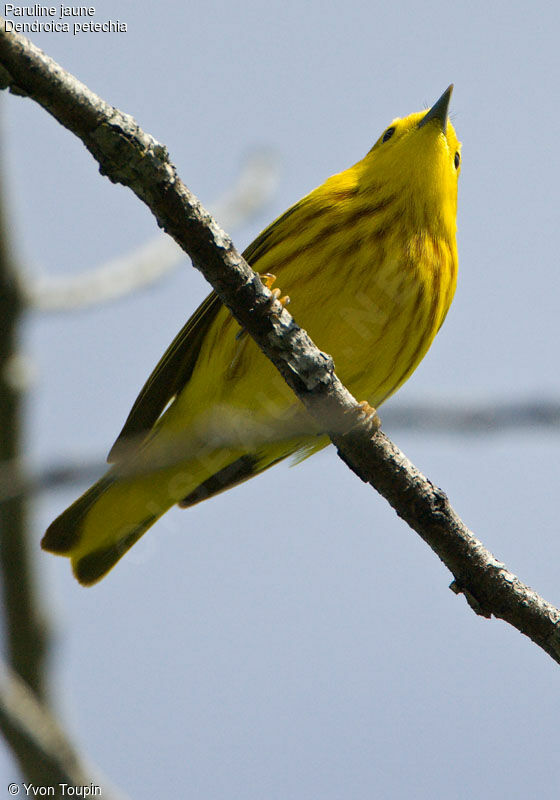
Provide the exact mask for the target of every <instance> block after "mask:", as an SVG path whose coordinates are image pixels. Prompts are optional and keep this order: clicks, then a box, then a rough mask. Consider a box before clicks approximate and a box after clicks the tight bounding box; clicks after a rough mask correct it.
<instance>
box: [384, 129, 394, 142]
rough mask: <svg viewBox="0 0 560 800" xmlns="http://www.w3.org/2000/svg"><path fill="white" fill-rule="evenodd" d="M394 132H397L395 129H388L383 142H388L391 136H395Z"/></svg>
mask: <svg viewBox="0 0 560 800" xmlns="http://www.w3.org/2000/svg"><path fill="white" fill-rule="evenodd" d="M394 132H395V128H393V127H391V128H387V130H386V131H385V133H384V134H383V139H382V140H381V141H382V142H388V141H389V139H390V138H391V136H392V135H393V134H394Z"/></svg>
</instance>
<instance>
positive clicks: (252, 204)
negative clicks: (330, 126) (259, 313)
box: [19, 150, 278, 313]
mask: <svg viewBox="0 0 560 800" xmlns="http://www.w3.org/2000/svg"><path fill="white" fill-rule="evenodd" d="M277 176H278V159H277V158H275V156H274V154H273V153H272V152H271V151H265V150H260V151H258V152H255V153H253V154H251V156H250V157H249V158H248V159H247V160H246V163H245V164H244V167H243V169H242V170H241V173H240V175H239V177H238V179H237V181H236V183H235V184H234V186H232V187H231V189H230V190H229V191H228V192H227V194H225V195H224V196H223V197H222V198H220V199H219V200H218V201H217V202H216V204H215V206H214V209H215V213H216V214H217V215H218V216H219V217H220V219H225V220H226V221H227V222H226V224H227V227H228V228H236V227H239V226H240V225H243V224H244V223H246V222H247V221H248V220H250V219H251V217H252V216H253V215H255V214H256V213H258V212H259V211H261V210H262V208H263V205H264V204H265V203H266V202H267V201H268V200H269V199H270V196H271V194H272V192H273V191H274V189H275V187H276V184H277ZM184 258H185V253H184V252H183V250H182V249H181V248H180V247H179V246H178V245H177V244H176V243H175V242H174V241H173V239H170V238H169V236H164V235H162V234H158V235H156V236H155V237H154V238H153V239H150V241H148V242H146V243H145V244H143V245H142V246H140V247H138V248H136V249H135V250H133V251H132V252H130V253H127V254H126V255H123V256H122V257H120V258H113V259H111V260H110V261H108V262H106V263H105V264H101V265H100V266H97V267H95V268H94V269H91V270H88V271H86V272H82V273H80V274H79V275H60V276H53V275H46V274H45V275H42V274H40V273H37V272H35V271H31V270H26V271H25V272H24V271H20V273H19V284H20V291H21V293H22V295H23V297H24V299H25V302H26V304H27V306H28V307H30V308H32V309H35V310H37V311H42V312H49V313H52V312H57V313H58V312H60V311H76V310H77V309H82V308H91V307H92V306H98V305H105V304H106V303H108V302H110V301H113V300H118V299H120V298H122V297H126V296H128V295H129V294H131V293H132V292H135V291H138V290H140V289H145V288H146V287H148V286H151V285H152V284H153V283H155V282H157V281H159V280H161V279H162V278H163V277H164V276H165V275H168V274H170V273H171V272H172V271H173V270H174V269H175V268H176V267H178V266H179V264H181V262H182V261H183V259H184Z"/></svg>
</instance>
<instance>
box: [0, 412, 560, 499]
mask: <svg viewBox="0 0 560 800" xmlns="http://www.w3.org/2000/svg"><path fill="white" fill-rule="evenodd" d="M382 417H383V427H384V428H385V429H387V430H390V431H391V432H393V433H394V432H395V431H398V430H406V431H417V432H418V433H421V434H429V435H430V436H433V435H434V434H436V435H437V434H445V435H446V436H458V437H465V436H467V435H468V436H469V437H470V438H471V439H472V437H474V436H476V435H479V436H481V435H484V437H485V438H486V439H487V438H488V436H489V435H495V436H498V435H500V434H502V433H504V432H507V431H510V430H515V431H516V432H519V431H521V430H522V429H524V428H525V429H528V430H532V431H536V430H548V431H551V432H559V431H560V403H558V402H555V401H553V400H550V401H546V400H542V401H541V400H526V401H519V402H505V403H494V404H490V403H488V404H485V403H481V404H480V405H472V406H468V405H466V404H462V403H461V402H460V401H453V400H448V401H447V402H446V403H445V404H443V403H441V402H439V403H435V402H434V403H430V404H428V403H425V404H421V403H418V404H416V403H409V404H407V405H404V404H402V403H398V404H393V405H389V406H384V407H383V413H382ZM166 465H167V466H170V462H169V464H166ZM106 469H107V462H106V460H105V459H104V458H103V457H101V456H99V457H98V458H94V457H91V458H88V457H85V456H81V457H72V456H68V457H66V458H64V459H62V460H61V461H59V462H58V463H53V464H47V465H45V466H43V467H39V468H37V469H35V470H34V471H33V472H30V470H29V469H28V470H27V471H26V472H25V473H24V472H22V470H21V468H20V466H19V464H18V463H17V462H16V463H14V462H4V463H3V464H0V503H1V502H3V501H5V500H10V499H12V498H14V497H17V496H19V495H27V496H30V495H35V494H39V493H41V492H50V491H53V490H56V489H63V488H67V487H68V486H84V485H86V484H89V483H94V482H95V481H96V480H97V479H98V478H99V477H100V476H101V475H102V474H103V472H105V470H106Z"/></svg>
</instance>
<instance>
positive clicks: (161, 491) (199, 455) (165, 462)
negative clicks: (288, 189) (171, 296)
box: [41, 84, 461, 586]
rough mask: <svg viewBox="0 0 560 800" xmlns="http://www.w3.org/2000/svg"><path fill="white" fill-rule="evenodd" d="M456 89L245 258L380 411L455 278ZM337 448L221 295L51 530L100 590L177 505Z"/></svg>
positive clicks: (400, 122)
mask: <svg viewBox="0 0 560 800" xmlns="http://www.w3.org/2000/svg"><path fill="white" fill-rule="evenodd" d="M452 90H453V84H451V85H450V86H449V87H448V88H447V89H446V90H445V92H444V93H443V94H442V95H441V97H440V98H439V99H438V100H437V101H436V103H434V105H433V106H432V107H431V108H429V109H428V110H424V111H419V112H414V113H412V114H409V115H408V116H405V117H402V118H398V117H397V118H395V119H394V120H393V121H392V122H391V123H390V124H389V125H388V126H387V127H385V128H384V130H383V131H382V132H381V134H380V135H379V137H378V139H377V141H376V142H375V144H374V145H373V147H372V148H371V149H370V150H369V151H368V152H367V153H366V155H365V156H364V157H363V158H362V159H361V160H359V161H358V162H357V163H355V164H354V165H353V166H351V167H349V168H348V169H346V170H344V171H342V172H339V173H337V174H335V175H332V176H331V177H330V178H328V179H327V180H326V181H325V182H324V183H323V184H321V185H320V186H318V187H317V188H316V189H314V190H313V191H311V192H310V193H309V194H307V195H305V196H304V197H303V198H302V199H300V200H299V201H298V202H296V203H295V204H294V205H292V206H291V207H290V208H289V209H288V210H287V211H286V212H285V213H284V214H282V215H281V216H280V217H278V218H277V219H276V220H274V221H273V222H272V223H271V224H270V225H269V226H268V227H267V228H265V230H264V231H263V232H262V233H261V234H260V235H259V236H257V238H256V239H255V240H254V241H253V242H252V244H250V245H249V247H247V249H246V250H245V251H244V253H243V256H244V258H245V259H246V261H247V262H248V263H249V264H250V265H251V267H252V268H253V269H254V270H255V271H256V272H258V273H259V274H260V275H261V278H262V280H263V282H265V283H266V284H267V285H268V286H269V287H271V286H273V285H274V283H275V282H276V281H278V284H280V283H281V284H282V287H283V289H284V290H286V289H287V290H288V291H289V297H288V296H285V297H280V295H281V291H280V289H279V288H278V284H277V287H276V288H275V289H274V296H275V297H277V298H278V299H280V300H281V302H282V304H283V305H285V304H287V302H288V301H290V302H291V306H290V308H291V311H292V313H293V316H294V318H295V320H296V321H297V322H298V324H300V325H301V326H302V327H303V328H305V329H306V330H307V331H308V333H309V335H310V336H311V338H312V339H313V340H314V341H315V342H316V343H317V344H318V345H319V347H320V348H321V349H322V350H323V351H326V352H328V353H329V354H330V355H331V356H332V357H333V358H334V363H335V367H336V373H337V375H338V376H339V378H340V379H341V380H342V382H343V383H344V384H345V385H346V386H347V387H348V389H349V390H350V391H351V392H352V393H353V394H354V395H355V396H356V397H358V398H364V401H363V402H364V403H365V404H366V405H369V406H370V407H371V408H372V409H377V408H378V407H379V406H380V405H381V404H382V403H384V402H385V401H386V400H387V399H388V398H389V397H390V396H391V395H392V394H394V392H396V391H397V389H398V388H399V387H400V386H402V384H403V383H404V382H405V381H406V380H407V379H408V378H409V377H410V375H411V374H412V373H413V371H414V370H415V369H416V367H417V366H418V364H419V363H420V361H421V360H422V358H423V357H424V356H425V354H426V353H427V351H428V349H429V347H430V345H431V343H432V341H433V339H434V337H435V335H436V333H437V332H438V330H439V329H440V327H441V325H442V324H443V321H444V319H445V317H446V315H447V312H448V310H449V307H450V305H451V302H452V299H453V296H454V293H455V287H456V281H457V262H458V259H457V244H456V229H457V221H456V220H457V185H458V178H459V173H460V171H461V144H460V142H459V141H458V139H457V135H456V133H455V129H454V127H453V125H452V123H451V121H450V120H449V116H448V109H449V103H450V99H451V93H452ZM328 443H329V439H328V437H327V435H326V434H325V431H324V430H322V429H321V428H320V426H319V424H318V423H317V422H315V421H314V420H313V419H312V418H311V417H310V416H309V415H308V413H307V412H306V410H305V409H304V407H303V405H302V404H301V402H300V401H299V400H298V399H297V398H296V396H295V395H294V394H293V393H292V392H291V390H290V389H289V388H288V387H287V385H286V384H285V382H284V381H283V379H282V378H281V376H280V374H279V373H278V372H277V371H276V369H275V367H274V366H273V365H272V363H271V362H270V361H269V360H268V359H267V358H266V357H265V356H264V354H263V353H262V352H261V351H260V350H259V348H258V347H257V345H256V343H255V342H254V341H253V340H252V338H251V337H250V336H249V335H248V334H247V333H246V332H245V331H243V330H242V329H241V328H240V326H239V325H238V324H237V322H236V321H235V319H234V318H233V316H232V315H231V313H230V312H229V310H228V309H227V308H226V307H225V306H224V304H223V303H222V301H221V300H220V298H219V297H218V295H217V294H216V293H215V292H212V293H211V294H210V295H209V296H208V297H207V298H206V299H205V300H204V301H203V302H202V304H201V305H200V306H199V307H198V308H197V309H196V311H195V312H194V313H193V315H192V316H191V317H190V319H189V320H188V321H187V322H186V324H185V325H184V327H183V328H182V329H181V330H180V331H179V333H178V334H177V336H176V337H175V339H174V340H173V341H172V343H171V344H170V345H169V347H168V348H167V350H166V351H165V353H164V354H163V356H162V358H161V359H160V361H159V363H158V364H157V365H156V367H155V369H154V370H153V372H152V373H151V375H150V376H149V378H148V379H147V381H146V383H145V385H144V386H143V388H142V390H141V391H140V393H139V395H138V397H137V399H136V401H135V403H134V405H133V406H132V409H131V411H130V413H129V415H128V418H127V419H126V422H125V424H124V426H123V428H122V430H121V433H120V434H119V436H118V438H117V440H116V442H115V444H114V445H113V447H112V449H111V451H110V453H109V456H108V462H109V464H110V467H109V469H108V471H107V473H106V474H105V475H104V476H103V477H101V478H100V479H99V480H98V481H97V482H96V483H95V484H94V485H93V486H91V487H90V488H89V489H88V490H87V491H86V492H85V493H84V494H83V495H82V496H81V497H79V498H78V499H77V500H76V501H75V502H74V503H72V505H70V506H69V507H68V508H67V509H66V510H65V511H63V512H62V513H61V514H60V516H58V517H57V518H56V519H55V520H54V522H52V523H51V525H50V526H49V528H48V529H47V531H46V533H45V535H44V537H43V539H42V541H41V545H42V547H43V549H44V550H47V551H49V552H51V553H55V554H58V555H62V556H66V557H68V558H69V559H70V562H71V565H72V569H73V573H74V575H75V577H76V578H77V580H78V581H79V582H80V583H81V584H82V585H84V586H90V585H92V584H95V583H96V582H97V581H99V580H100V579H101V578H103V577H104V576H105V575H106V574H107V573H108V572H109V571H110V570H111V569H112V568H113V567H114V566H115V564H116V563H117V562H118V561H119V560H120V559H121V557H122V556H123V555H124V554H125V553H126V552H127V551H128V550H129V549H130V548H131V547H132V546H133V545H134V544H135V543H136V542H137V541H138V540H139V539H140V537H141V536H143V534H144V533H146V531H147V530H148V529H149V528H150V527H151V526H152V525H153V524H154V523H155V522H156V521H157V520H158V519H159V518H160V517H161V516H162V515H163V514H164V513H165V512H166V511H167V510H168V509H169V508H171V507H172V506H174V505H179V506H180V507H184V508H187V507H190V506H193V505H194V504H196V503H198V502H201V501H202V500H206V499H208V498H210V497H213V496H214V495H216V494H218V493H220V492H223V491H225V490H226V489H230V488H232V487H234V486H236V485H238V484H241V483H243V482H244V481H246V480H248V479H249V478H252V477H254V476H255V475H258V474H259V473H261V472H263V471H264V470H266V469H268V468H269V467H271V466H273V465H274V464H277V463H278V462H279V461H282V460H283V459H285V458H287V457H289V456H290V457H292V458H293V460H294V462H296V463H297V462H298V461H301V460H303V459H304V458H307V457H308V456H310V455H312V454H313V453H316V452H317V451H319V450H321V449H322V448H323V447H325V446H326V445H327V444H328Z"/></svg>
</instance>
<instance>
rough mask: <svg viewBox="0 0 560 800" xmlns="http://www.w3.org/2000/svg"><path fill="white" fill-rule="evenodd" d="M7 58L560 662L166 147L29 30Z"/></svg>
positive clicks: (504, 611)
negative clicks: (48, 52)
mask: <svg viewBox="0 0 560 800" xmlns="http://www.w3.org/2000/svg"><path fill="white" fill-rule="evenodd" d="M0 63H1V64H3V66H4V67H5V69H6V70H7V73H8V76H9V77H8V78H7V81H6V82H7V83H9V85H10V87H11V89H12V91H15V92H16V93H17V94H28V95H29V96H31V97H32V98H33V99H34V100H35V101H36V102H38V103H40V104H41V105H42V106H43V107H44V108H45V109H46V110H47V111H49V113H51V114H52V115H53V116H54V117H56V119H58V121H59V122H60V123H61V124H62V125H64V126H65V127H67V128H68V129H69V130H71V131H73V132H74V133H75V134H76V135H77V136H79V137H80V138H81V139H82V141H83V142H84V144H85V145H86V147H87V148H88V149H89V150H90V152H91V153H92V154H93V155H94V157H95V158H96V159H97V160H98V162H99V164H100V168H101V172H102V173H103V174H106V175H107V176H108V177H109V178H110V179H111V180H112V181H114V182H119V183H122V184H124V185H126V186H129V187H130V188H131V189H132V190H133V191H134V192H135V193H136V194H137V195H138V197H140V198H141V199H142V200H143V201H144V202H145V203H146V204H147V205H148V207H149V208H150V209H151V210H152V212H153V213H154V215H155V217H156V219H157V221H158V224H159V225H160V226H161V227H163V228H164V230H166V231H167V232H168V233H169V234H170V235H171V236H173V238H174V239H175V240H176V241H177V242H178V243H179V244H180V245H181V246H182V247H183V248H184V250H185V252H187V253H188V254H189V255H190V257H191V259H192V261H193V264H194V265H195V266H196V267H197V268H198V269H199V270H200V271H201V272H202V273H203V274H204V276H205V277H206V278H207V280H208V281H209V282H210V283H211V284H212V285H213V286H214V288H215V289H216V291H217V292H218V294H219V296H220V297H221V299H222V300H223V302H224V303H225V304H226V305H227V307H228V308H229V309H230V310H231V311H232V314H233V315H234V317H235V318H236V319H237V321H238V322H239V323H240V324H241V325H242V326H243V327H244V328H246V329H247V330H248V331H249V333H250V334H251V336H253V338H254V339H255V341H256V342H257V343H258V345H259V347H260V348H261V349H262V350H263V352H265V353H266V355H268V357H269V358H270V359H271V361H273V363H274V364H275V365H276V367H277V368H278V370H279V371H280V372H281V374H282V375H283V376H284V378H285V379H286V382H287V383H288V384H289V385H290V387H291V388H292V389H293V390H294V391H295V392H296V394H297V395H298V397H299V398H300V399H301V401H302V402H303V403H304V404H305V406H306V408H307V409H308V411H309V413H310V414H311V415H312V416H313V417H314V418H315V419H316V421H317V422H319V423H320V424H321V425H322V427H323V428H325V429H327V430H328V431H329V432H330V435H331V439H332V440H333V442H334V443H335V444H336V446H337V448H338V451H339V454H340V456H341V457H342V458H343V460H344V461H345V462H346V463H347V464H348V465H349V466H350V467H351V468H352V469H353V470H354V472H356V473H357V474H358V475H359V476H360V477H361V478H362V480H364V481H368V482H369V483H371V485H372V486H374V487H375V488H376V489H377V491H379V492H380V493H381V494H382V495H383V496H384V497H385V498H386V499H387V500H388V501H389V502H390V504H391V505H392V506H393V508H394V509H395V511H396V512H397V514H399V516H401V517H402V518H403V519H405V520H406V521H407V522H408V523H409V525H410V526H411V527H412V528H413V529H414V530H415V531H416V532H417V533H418V534H419V535H420V536H421V537H422V538H423V539H424V540H425V541H426V542H427V543H428V544H429V545H430V547H431V548H432V549H433V550H434V551H435V552H436V553H437V555H438V556H439V558H440V559H441V560H442V561H443V562H444V563H445V564H446V565H447V566H448V567H449V569H450V570H451V571H452V572H453V574H454V576H455V580H454V582H453V584H452V586H453V589H454V590H455V591H461V592H463V593H464V594H465V596H466V598H467V600H468V601H469V603H470V605H471V607H472V608H473V609H475V610H476V612H477V613H479V614H482V615H484V616H490V615H491V614H494V615H496V616H498V617H501V618H502V619H504V620H506V621H508V622H510V623H511V624H512V625H514V626H515V627H516V628H518V630H520V631H521V632H522V633H524V634H526V635H527V636H529V637H530V638H531V639H532V640H533V641H534V642H535V643H536V644H538V645H539V646H540V647H542V648H543V649H544V650H545V651H546V652H547V653H549V655H550V656H551V657H552V658H553V659H555V660H556V661H558V662H559V663H560V640H559V636H558V622H559V620H560V611H559V610H558V609H556V608H554V607H553V606H551V605H549V604H548V603H546V602H545V601H544V600H542V598H540V597H539V596H538V595H536V594H535V593H534V592H533V591H532V590H531V589H529V587H527V586H525V585H524V584H522V583H521V582H520V581H519V580H518V579H517V578H515V576H513V575H512V574H511V573H509V572H508V571H507V570H506V569H505V567H504V566H503V565H502V564H501V563H500V562H498V561H496V559H495V558H494V557H493V556H492V554H491V553H489V552H488V551H487V550H486V549H485V548H484V547H483V545H482V544H481V543H480V542H479V541H477V539H475V537H474V536H473V535H472V533H471V532H470V531H469V530H468V529H467V528H466V526H465V525H464V524H463V523H462V522H461V520H460V519H459V518H458V517H457V515H456V514H455V512H454V511H453V509H452V508H451V506H450V505H449V502H448V500H447V498H446V496H445V494H444V493H443V492H442V491H441V490H440V489H438V488H437V487H434V486H433V484H431V483H430V481H428V480H427V479H426V478H425V477H424V476H423V475H422V474H421V473H420V472H419V471H418V470H417V469H416V468H415V467H414V466H413V465H412V464H411V463H410V461H408V459H407V458H406V456H405V455H404V454H403V453H401V452H400V450H399V449H398V448H397V447H396V445H394V444H393V443H392V442H391V441H390V440H389V439H388V438H387V437H386V436H385V435H384V434H383V433H382V432H378V433H376V434H374V435H373V436H372V435H371V433H370V432H368V431H367V429H366V427H365V426H356V427H354V428H353V429H352V430H351V431H350V432H348V433H346V434H345V433H344V431H345V430H346V429H347V428H348V424H349V423H348V420H349V418H351V416H352V413H354V414H355V412H356V409H357V404H356V401H355V399H354V398H353V397H352V395H351V394H350V393H349V392H348V391H347V390H346V389H345V388H344V386H342V384H341V383H340V381H339V380H338V378H337V377H336V375H335V374H334V368H333V364H332V359H331V358H330V357H329V356H327V355H325V354H324V353H321V352H320V351H319V350H318V349H317V348H316V347H315V345H314V344H313V343H312V342H311V340H310V339H309V337H308V336H307V335H306V334H305V332H303V331H302V330H301V329H299V328H298V327H297V325H296V324H295V322H294V321H293V320H292V318H291V317H290V315H289V314H288V312H287V311H286V309H284V308H282V306H281V305H280V304H279V303H278V302H277V301H274V300H273V298H272V296H271V294H270V292H269V291H268V290H267V289H266V288H265V287H264V286H263V285H262V283H261V282H260V280H259V279H258V276H256V275H255V273H253V272H252V270H251V269H250V268H249V267H248V265H247V264H246V263H245V262H244V261H243V259H242V258H241V256H240V255H239V253H238V252H237V251H236V250H235V248H234V246H233V244H232V242H231V240H230V239H229V237H228V236H227V235H226V234H225V233H224V232H223V231H222V230H221V229H220V228H219V227H218V226H217V224H216V222H215V221H214V220H213V219H212V218H211V217H210V215H209V214H208V212H206V211H205V210H204V209H203V208H202V206H201V205H200V203H199V202H198V201H197V199H196V198H195V197H194V196H193V195H192V194H191V192H190V191H189V190H188V189H187V187H186V186H185V185H184V184H183V183H182V182H181V180H180V179H179V178H178V176H177V174H176V171H175V168H174V167H173V165H172V164H171V162H170V161H169V158H168V155H167V151H166V149H165V148H164V147H163V146H162V145H160V144H159V143H158V142H156V141H155V140H154V139H153V138H152V137H151V136H149V135H147V134H146V133H144V132H143V131H142V130H141V129H140V128H139V127H138V125H137V124H136V123H135V122H134V120H133V119H132V118H131V117H129V116H127V115H125V114H122V113H121V112H120V111H118V110H116V109H114V108H112V107H111V106H109V105H108V104H107V103H105V102H104V101H103V100H101V99H100V98H99V97H97V96H96V95H95V94H93V93H92V92H91V91H90V90H89V89H87V87H85V86H84V85H83V84H81V83H80V82H79V81H77V80H76V79H75V78H74V77H73V76H71V75H69V74H68V73H66V72H65V71H64V70H63V69H62V68H61V67H60V66H59V65H58V64H56V63H55V62H53V61H52V60H51V59H49V58H48V57H47V56H45V54H44V53H42V52H41V51H40V50H38V49H37V48H35V47H34V46H33V45H32V44H31V43H29V42H28V41H27V40H25V39H24V37H20V36H16V35H14V34H6V33H4V34H3V35H2V36H1V37H0Z"/></svg>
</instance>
